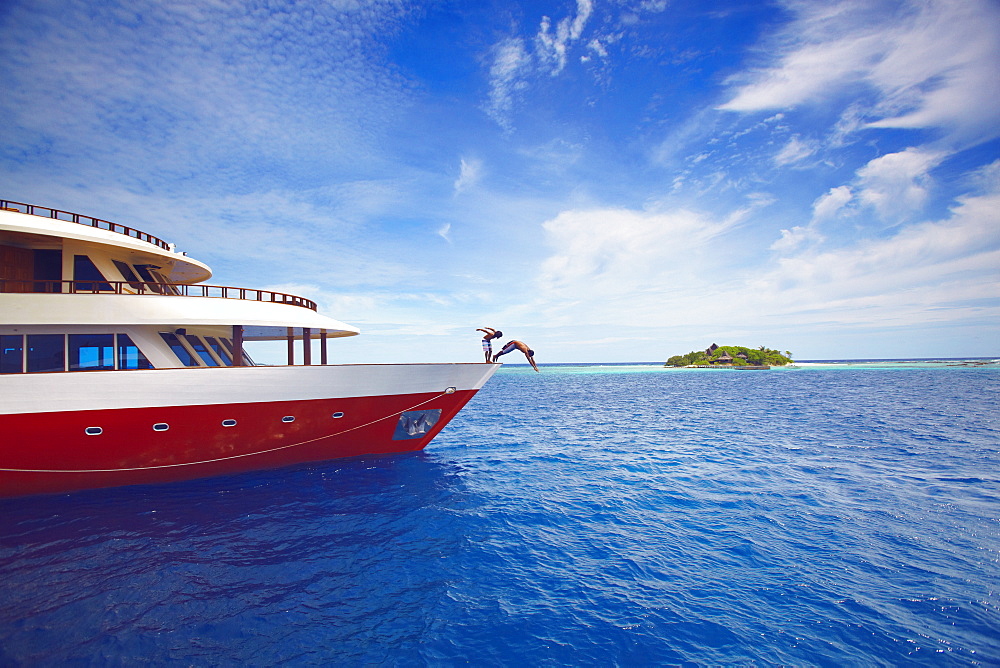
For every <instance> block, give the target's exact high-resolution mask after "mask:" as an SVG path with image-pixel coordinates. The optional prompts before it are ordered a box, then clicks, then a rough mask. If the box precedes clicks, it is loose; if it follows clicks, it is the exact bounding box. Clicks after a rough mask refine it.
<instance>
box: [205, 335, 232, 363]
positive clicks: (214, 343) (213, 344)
mask: <svg viewBox="0 0 1000 668" xmlns="http://www.w3.org/2000/svg"><path fill="white" fill-rule="evenodd" d="M205 343H207V344H208V347H209V348H211V349H212V350H214V351H215V354H216V355H218V356H219V359H220V360H222V363H223V364H225V365H226V366H232V364H233V357H232V353H230V352H229V351H228V350H226V348H225V346H223V345H222V344H221V343H219V341H218V340H217V339H216V338H215V337H214V336H206V337H205Z"/></svg>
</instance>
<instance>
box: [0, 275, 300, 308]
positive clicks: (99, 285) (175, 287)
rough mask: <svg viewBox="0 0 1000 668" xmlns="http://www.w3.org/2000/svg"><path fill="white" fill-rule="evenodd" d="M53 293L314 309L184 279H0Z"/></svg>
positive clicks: (5, 284) (11, 286)
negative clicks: (212, 300) (201, 299)
mask: <svg viewBox="0 0 1000 668" xmlns="http://www.w3.org/2000/svg"><path fill="white" fill-rule="evenodd" d="M26 292H27V293H54V294H74V295H83V294H92V295H108V294H115V295H160V296H165V297H213V298H221V299H245V300H249V301H257V302H272V303H276V304H290V305H292V306H301V307H303V308H307V309H311V310H313V311H316V310H318V308H317V305H316V302H314V301H312V300H311V299H306V298H305V297H297V296H296V295H289V294H285V293H284V292H272V291H270V290H256V289H252V288H233V287H228V286H223V285H202V284H197V285H189V284H186V283H140V282H138V281H94V280H89V281H46V280H25V279H9V278H7V279H0V293H26Z"/></svg>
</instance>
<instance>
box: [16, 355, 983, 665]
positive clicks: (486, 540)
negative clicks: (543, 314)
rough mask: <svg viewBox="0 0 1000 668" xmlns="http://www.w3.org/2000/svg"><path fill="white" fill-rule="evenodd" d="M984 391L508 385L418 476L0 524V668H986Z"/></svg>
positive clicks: (686, 374)
mask: <svg viewBox="0 0 1000 668" xmlns="http://www.w3.org/2000/svg"><path fill="white" fill-rule="evenodd" d="M998 395H1000V369H998V368H997V367H995V366H991V367H979V368H968V367H948V366H943V365H940V364H938V365H933V364H932V365H927V364H925V363H919V364H917V365H915V366H914V365H865V366H861V367H857V366H856V365H855V366H853V367H852V366H851V365H846V366H837V367H835V368H829V367H807V368H802V369H799V370H774V371H768V372H737V371H698V370H668V369H662V368H661V367H658V366H656V365H605V366H584V365H580V366H573V365H567V366H554V367H546V366H543V367H542V373H540V374H536V373H534V372H533V371H531V370H530V368H528V367H518V366H508V367H505V368H504V369H503V370H501V372H500V373H498V375H497V376H496V377H495V378H494V379H493V380H492V381H491V382H490V383H489V384H488V385H487V386H486V388H485V389H484V390H483V391H482V392H481V393H480V394H479V395H478V396H477V397H476V399H475V400H474V401H473V402H472V403H471V404H470V405H469V406H468V407H467V409H466V410H465V411H463V413H461V414H460V415H459V417H458V418H456V420H455V421H454V422H453V423H452V424H451V425H450V426H449V427H448V428H447V429H446V430H445V431H444V432H443V433H442V434H441V435H440V436H439V437H438V439H436V440H435V442H434V443H432V444H431V446H430V447H429V448H428V449H427V450H426V451H425V452H422V453H417V454H412V455H404V456H395V457H380V458H375V457H371V458H356V459H350V460H341V461H337V462H328V463H324V464H318V465H312V466H305V467H298V468H291V469H284V470H281V471H272V472H266V473H257V474H250V475H244V476H237V477H231V478H220V479H213V480H202V481H194V482H189V483H183V484H175V485H164V486H156V487H134V488H124V489H117V490H105V491H91V492H84V493H78V494H72V495H62V496H52V497H37V498H33V499H18V500H7V501H2V502H0V539H2V542H0V574H2V581H0V596H2V605H0V664H2V665H63V664H65V663H73V664H81V663H82V664H107V663H112V664H132V663H138V662H145V663H149V662H153V663H162V662H176V663H185V664H192V665H234V664H250V665H273V664H278V663H290V664H295V665H319V664H322V665H330V664H334V665H367V664H374V665H406V666H410V665H413V666H420V665H455V664H463V663H466V662H468V663H471V664H473V665H505V666H506V665H510V666H515V665H516V666H521V665H600V666H604V665H661V664H673V665H678V664H681V665H720V664H724V665H829V666H834V665H837V666H840V665H910V664H913V663H917V664H926V665H1000V452H998V451H1000V411H998V408H997V406H998V401H997V398H998Z"/></svg>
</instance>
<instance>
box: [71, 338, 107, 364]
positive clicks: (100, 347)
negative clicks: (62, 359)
mask: <svg viewBox="0 0 1000 668" xmlns="http://www.w3.org/2000/svg"><path fill="white" fill-rule="evenodd" d="M114 368H115V335H114V334H70V335H69V370H70V371H108V370H111V369H114Z"/></svg>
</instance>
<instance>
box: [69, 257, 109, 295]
mask: <svg viewBox="0 0 1000 668" xmlns="http://www.w3.org/2000/svg"><path fill="white" fill-rule="evenodd" d="M73 280H74V281H75V284H74V286H75V289H76V290H77V291H84V292H87V291H94V292H97V291H99V290H111V289H112V288H111V285H110V284H108V283H104V282H95V283H90V282H88V281H104V280H105V278H104V275H103V274H102V273H101V272H100V270H98V268H97V267H95V266H94V263H93V261H91V259H90V258H89V257H87V256H86V255H74V256H73Z"/></svg>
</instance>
